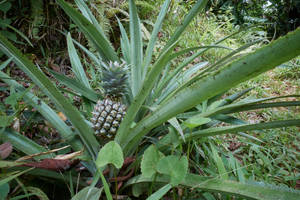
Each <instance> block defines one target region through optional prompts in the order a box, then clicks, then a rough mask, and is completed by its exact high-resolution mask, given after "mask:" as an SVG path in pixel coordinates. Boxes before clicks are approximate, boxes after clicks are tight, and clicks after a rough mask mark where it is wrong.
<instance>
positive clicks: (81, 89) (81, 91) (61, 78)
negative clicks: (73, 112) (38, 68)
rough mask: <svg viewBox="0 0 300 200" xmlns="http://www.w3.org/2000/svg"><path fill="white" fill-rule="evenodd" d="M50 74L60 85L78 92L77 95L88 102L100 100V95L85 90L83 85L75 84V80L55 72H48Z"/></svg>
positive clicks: (88, 89) (87, 89)
mask: <svg viewBox="0 0 300 200" xmlns="http://www.w3.org/2000/svg"><path fill="white" fill-rule="evenodd" d="M49 71H50V70H49ZM50 72H51V74H52V75H53V76H54V77H55V78H56V79H57V80H58V81H60V82H61V83H62V84H64V85H65V86H67V87H69V88H70V89H72V90H74V91H75V92H78V93H79V94H81V95H82V96H84V97H86V98H88V99H89V100H91V101H93V102H97V101H98V100H99V99H100V98H102V96H101V95H100V94H97V93H96V92H94V91H93V90H92V89H90V88H86V87H85V86H84V85H82V84H81V83H79V82H77V81H76V80H75V79H72V78H69V77H67V76H64V75H62V74H59V73H57V72H55V71H50Z"/></svg>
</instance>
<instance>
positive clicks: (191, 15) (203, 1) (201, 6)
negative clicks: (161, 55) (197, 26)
mask: <svg viewBox="0 0 300 200" xmlns="http://www.w3.org/2000/svg"><path fill="white" fill-rule="evenodd" d="M207 1H208V0H198V1H197V2H196V3H195V5H194V6H193V8H192V9H191V10H190V12H189V13H188V14H187V15H186V16H185V18H184V20H183V22H182V23H181V25H180V26H179V27H178V28H177V29H176V30H175V33H174V34H173V35H172V37H171V38H170V40H169V41H168V42H167V44H166V45H165V47H164V49H163V50H162V52H164V51H166V50H167V49H168V48H169V47H170V46H171V45H173V43H174V42H176V41H177V40H178V38H179V37H180V35H181V34H182V33H183V31H184V30H185V29H186V27H187V26H188V25H189V24H190V22H191V21H192V19H194V17H195V16H196V15H197V14H198V13H199V12H200V11H201V10H202V9H204V7H205V5H206V4H207Z"/></svg>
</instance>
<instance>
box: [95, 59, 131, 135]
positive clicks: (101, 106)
mask: <svg viewBox="0 0 300 200" xmlns="http://www.w3.org/2000/svg"><path fill="white" fill-rule="evenodd" d="M124 67H125V63H123V64H119V63H118V62H114V63H113V62H110V63H109V66H105V65H104V66H103V70H102V77H101V78H102V87H103V89H104V93H105V98H104V99H103V100H99V101H98V102H97V104H96V106H95V108H94V111H93V112H92V114H93V117H92V119H91V121H92V124H93V128H94V130H95V133H96V135H99V134H100V135H103V136H106V137H109V138H111V137H113V136H114V135H115V134H116V132H117V130H118V128H119V126H120V123H121V121H122V119H123V116H124V115H125V113H126V112H125V111H126V106H125V105H124V104H122V102H121V101H122V96H123V95H124V93H125V92H126V81H127V74H126V71H125V69H124Z"/></svg>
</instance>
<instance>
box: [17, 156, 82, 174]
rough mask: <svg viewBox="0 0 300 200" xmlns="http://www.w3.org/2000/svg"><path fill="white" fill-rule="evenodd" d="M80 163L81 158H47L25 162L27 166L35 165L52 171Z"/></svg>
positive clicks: (66, 168)
mask: <svg viewBox="0 0 300 200" xmlns="http://www.w3.org/2000/svg"><path fill="white" fill-rule="evenodd" d="M78 163H79V160H78V159H76V160H61V159H50V158H45V159H44V160H42V161H38V162H31V163H26V164H23V165H22V166H25V167H35V168H41V169H46V170H51V171H57V172H59V171H65V170H68V169H70V168H71V167H73V166H75V165H76V164H78Z"/></svg>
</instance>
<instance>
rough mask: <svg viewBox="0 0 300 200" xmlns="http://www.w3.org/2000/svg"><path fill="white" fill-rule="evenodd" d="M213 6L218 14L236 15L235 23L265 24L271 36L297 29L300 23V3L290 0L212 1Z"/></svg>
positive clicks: (213, 9)
mask: <svg viewBox="0 0 300 200" xmlns="http://www.w3.org/2000/svg"><path fill="white" fill-rule="evenodd" d="M210 3H211V8H212V11H213V12H214V13H216V14H217V15H228V13H231V14H232V15H233V16H234V23H236V24H239V25H245V24H246V25H247V24H248V25H252V24H259V25H261V26H264V27H265V28H264V29H265V30H266V31H268V35H269V36H270V37H274V36H275V37H276V38H277V37H279V36H282V35H284V34H286V33H288V32H289V31H292V30H295V29H296V28H297V27H298V26H299V24H300V20H299V17H298V16H299V14H300V12H299V8H300V3H299V1H297V0H290V1H280V0H271V1H258V0H252V1H236V2H235V1H228V0H218V1H211V2H210Z"/></svg>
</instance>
